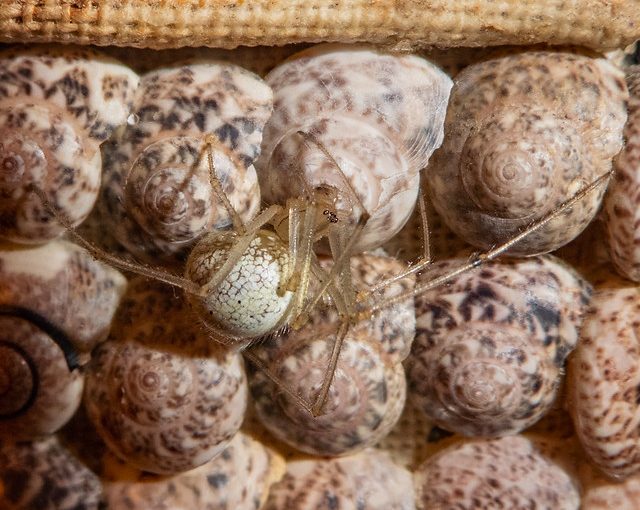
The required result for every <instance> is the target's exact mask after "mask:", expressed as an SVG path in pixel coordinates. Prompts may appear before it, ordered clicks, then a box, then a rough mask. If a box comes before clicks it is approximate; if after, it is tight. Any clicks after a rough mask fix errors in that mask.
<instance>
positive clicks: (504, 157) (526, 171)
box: [427, 51, 628, 256]
mask: <svg viewBox="0 0 640 510" xmlns="http://www.w3.org/2000/svg"><path fill="white" fill-rule="evenodd" d="M627 97H628V93H627V89H626V86H625V83H624V76H623V74H622V72H621V71H620V70H619V69H617V68H616V67H615V66H613V65H612V64H611V63H609V62H608V61H607V60H606V59H604V58H591V57H588V56H584V55H580V54H573V53H569V52H551V51H532V52H522V53H516V54H512V55H507V56H504V57H501V58H494V59H489V60H487V61H485V62H481V63H478V64H474V65H470V66H469V67H467V68H465V69H464V70H463V71H462V72H461V73H460V74H458V75H457V77H456V79H455V84H454V87H453V90H452V93H451V102H450V106H449V109H448V111H447V118H446V121H445V142H444V144H443V146H442V147H441V149H440V150H439V151H438V152H437V153H436V155H435V156H434V158H433V160H432V162H431V164H430V165H429V170H428V172H427V180H428V183H429V187H430V189H431V191H432V199H433V204H434V206H435V208H436V210H437V211H438V213H439V214H440V215H441V216H442V217H443V219H444V221H445V222H446V223H447V224H448V225H449V227H450V228H451V229H452V230H453V231H454V232H456V233H457V234H458V235H459V236H460V237H462V238H463V239H464V240H465V241H467V242H469V243H471V244H473V245H475V246H479V247H481V248H489V247H491V246H493V245H496V244H499V243H500V242H504V241H506V240H507V239H509V238H511V237H513V236H514V235H516V234H517V233H518V232H519V231H520V229H522V228H524V227H526V226H527V225H529V224H530V223H531V222H533V221H535V220H537V219H540V218H543V217H544V216H545V215H547V214H549V213H550V212H552V211H553V210H554V209H556V208H557V207H558V206H559V205H560V204H562V203H563V202H565V201H566V200H568V199H569V198H570V197H572V196H573V195H574V194H575V193H577V192H578V191H579V190H581V189H583V188H585V187H586V186H587V185H588V184H589V183H591V182H593V181H594V180H595V179H596V178H597V177H599V176H601V175H604V174H606V172H607V171H609V170H610V169H611V162H612V158H613V156H615V155H616V154H617V153H618V151H620V149H621V147H622V141H623V140H622V128H623V126H624V122H625V120H626V107H625V100H626V99H627ZM603 194H604V188H602V187H601V188H599V189H598V191H597V192H594V193H591V194H590V195H589V197H587V198H585V199H583V200H580V202H579V203H577V204H575V205H573V206H572V207H571V209H569V210H568V211H567V212H566V213H563V214H561V215H559V216H558V217H556V218H554V219H553V220H552V221H550V222H549V223H548V224H547V225H545V226H544V227H543V228H541V229H540V230H538V231H537V232H535V233H533V234H531V235H529V236H527V238H526V239H524V240H522V241H520V242H519V243H518V244H517V245H515V246H514V247H513V248H511V249H510V250H509V254H511V255H520V256H522V255H534V254H539V253H546V252H549V251H552V250H554V249H556V248H559V247H560V246H562V245H563V244H565V243H567V242H569V241H570V240H571V239H573V238H574V237H576V236H577V235H578V234H579V233H580V232H581V231H582V230H584V228H585V227H586V226H587V225H588V224H589V222H590V221H591V220H592V219H593V217H594V216H595V214H596V212H597V210H598V207H599V205H600V203H601V201H602V197H603Z"/></svg>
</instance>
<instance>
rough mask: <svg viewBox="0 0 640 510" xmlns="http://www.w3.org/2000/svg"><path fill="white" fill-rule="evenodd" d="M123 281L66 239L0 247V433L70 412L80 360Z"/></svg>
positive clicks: (44, 429)
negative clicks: (24, 245)
mask: <svg viewBox="0 0 640 510" xmlns="http://www.w3.org/2000/svg"><path fill="white" fill-rule="evenodd" d="M125 284H126V281H125V279H124V277H123V276H122V275H121V274H120V273H118V272H117V271H115V270H114V269H111V268H109V267H107V266H104V265H103V264H100V263H99V262H96V261H95V260H94V259H92V258H91V257H90V256H89V255H88V254H87V253H86V252H85V251H84V250H82V249H80V248H79V247H77V246H75V245H74V244H71V243H69V242H66V241H52V242H51V243H49V244H46V245H43V246H40V247H35V248H23V249H22V248H21V249H17V248H15V247H8V246H4V247H2V249H0V437H7V438H11V439H12V440H15V439H32V438H35V437H38V436H42V435H47V434H51V433H53V432H55V431H56V430H57V429H59V428H60V427H61V426H62V425H64V423H66V422H67V420H69V418H70V417H71V415H73V413H74V412H75V410H76V409H77V407H78V405H79V404H80V399H81V395H82V387H83V381H84V377H83V375H82V373H81V371H80V370H79V368H80V366H81V365H82V364H83V363H85V362H86V360H87V358H88V356H89V352H90V351H91V349H92V348H93V347H94V346H95V345H96V344H97V343H98V342H100V341H102V340H104V339H105V338H106V336H107V334H108V332H109V328H110V325H111V320H112V318H113V316H114V314H115V311H116V308H117V306H118V302H119V300H120V297H121V295H122V293H123V292H124V287H125Z"/></svg>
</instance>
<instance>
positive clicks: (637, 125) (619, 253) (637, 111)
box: [604, 65, 640, 282]
mask: <svg viewBox="0 0 640 510" xmlns="http://www.w3.org/2000/svg"><path fill="white" fill-rule="evenodd" d="M627 85H628V87H629V93H630V98H629V118H628V120H627V124H626V126H625V130H624V135H625V138H626V145H625V147H624V149H623V150H622V152H621V153H620V154H619V155H618V157H617V158H616V162H615V169H616V173H615V176H614V178H613V181H612V183H611V187H610V190H609V192H608V193H607V195H606V197H605V200H604V213H605V214H604V217H605V224H606V236H607V240H608V243H609V252H610V255H611V261H612V262H613V264H614V266H615V268H616V270H617V271H618V272H619V273H620V274H621V275H622V276H625V277H626V278H629V279H631V280H633V281H636V282H637V281H640V228H639V227H638V226H639V225H640V222H639V221H638V218H639V217H640V212H639V209H638V201H639V200H640V65H638V66H631V67H629V68H628V70H627Z"/></svg>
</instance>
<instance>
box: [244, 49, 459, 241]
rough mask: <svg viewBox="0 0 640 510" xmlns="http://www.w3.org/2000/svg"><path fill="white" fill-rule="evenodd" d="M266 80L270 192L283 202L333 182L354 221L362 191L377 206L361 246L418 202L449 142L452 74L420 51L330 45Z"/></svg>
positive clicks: (392, 228) (394, 228) (370, 209)
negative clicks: (424, 175) (429, 169)
mask: <svg viewBox="0 0 640 510" xmlns="http://www.w3.org/2000/svg"><path fill="white" fill-rule="evenodd" d="M266 81H267V83H268V84H269V85H270V86H271V87H272V88H273V90H274V113H273V116H272V117H271V119H269V122H268V123H267V125H266V127H265V132H264V140H263V143H262V154H261V157H260V158H259V160H258V162H257V163H256V168H257V169H258V178H259V180H260V187H261V190H262V193H263V194H264V197H265V199H266V200H268V201H271V202H276V203H283V204H284V202H285V200H286V198H288V197H296V196H302V195H304V194H306V190H307V189H309V188H312V189H326V188H330V189H332V190H334V191H335V198H334V200H335V204H332V206H331V207H333V206H334V205H335V207H336V208H337V209H338V210H339V211H343V212H344V214H345V215H346V216H347V218H346V221H347V222H351V223H354V222H355V221H357V220H358V219H359V218H360V217H362V215H363V214H364V211H362V208H361V206H360V203H358V200H357V199H356V198H355V197H354V196H353V194H354V193H355V194H356V195H357V197H358V199H359V200H360V202H361V203H362V206H363V207H364V209H365V210H366V212H367V213H368V214H369V215H370V218H369V220H368V223H367V225H366V227H365V229H364V231H363V232H362V237H361V238H360V239H359V240H358V241H357V243H356V249H357V250H361V251H363V250H367V249H371V248H374V247H377V246H380V245H381V244H382V243H384V242H385V241H387V240H388V239H390V238H391V237H392V236H393V235H395V234H396V233H397V232H398V230H400V228H401V227H402V225H404V223H405V222H406V221H407V219H408V218H409V215H410V214H411V211H412V210H413V205H414V204H415V199H416V197H417V193H418V184H419V171H420V170H421V169H422V168H423V167H425V166H426V164H427V162H428V160H429V157H430V156H431V154H432V153H433V151H434V150H435V149H436V148H437V147H438V146H439V145H440V143H442V135H443V132H442V126H443V121H444V115H445V111H446V106H447V99H448V97H449V90H450V88H451V80H450V79H449V77H448V76H447V75H446V74H444V73H443V72H442V71H441V70H440V69H438V68H437V67H436V66H435V65H433V64H431V63H430V62H428V61H426V60H424V59H421V58H419V57H416V56H411V55H403V56H400V55H392V54H385V53H383V52H381V51H379V50H376V49H374V48H371V47H366V46H362V47H349V46H343V45H323V46H318V47H315V48H312V49H310V50H307V51H303V52H301V53H299V54H297V55H294V56H293V57H291V59H289V60H288V61H286V62H284V63H283V64H281V65H280V66H278V67H276V68H275V69H274V70H273V71H271V72H270V73H269V75H268V76H267V77H266ZM298 131H303V132H305V133H310V134H311V135H313V137H314V138H315V140H317V141H318V142H320V143H321V144H322V145H323V146H324V149H326V151H327V152H328V154H329V155H330V157H327V154H325V153H324V152H323V150H322V149H321V148H319V147H318V146H316V145H315V144H314V143H311V142H309V141H308V140H305V139H304V138H303V137H301V136H300V135H299V133H298ZM332 159H333V160H334V161H332Z"/></svg>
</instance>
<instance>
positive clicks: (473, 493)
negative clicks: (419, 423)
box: [414, 436, 580, 510]
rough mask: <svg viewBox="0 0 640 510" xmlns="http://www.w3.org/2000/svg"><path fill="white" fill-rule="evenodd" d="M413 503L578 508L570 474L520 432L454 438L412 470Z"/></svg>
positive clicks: (424, 506) (465, 508)
mask: <svg viewBox="0 0 640 510" xmlns="http://www.w3.org/2000/svg"><path fill="white" fill-rule="evenodd" d="M414 486H415V491H416V507H417V509H418V510H431V509H435V508H456V509H460V510H471V509H475V508H513V509H516V508H517V509H521V508H522V509H524V508H553V509H557V510H577V509H578V508H579V507H580V496H579V493H578V489H577V487H576V485H575V483H574V482H573V480H572V479H571V477H570V476H569V475H568V474H567V473H566V472H565V471H563V470H562V469H561V468H560V467H559V466H558V465H556V464H555V463H554V462H553V461H551V460H550V459H548V458H546V457H545V456H544V455H542V454H541V453H540V451H539V450H538V448H537V447H536V445H535V443H533V442H532V441H530V440H529V439H527V438H524V437H522V436H509V437H503V438H500V439H493V440H474V441H465V442H461V443H457V444H454V445H452V446H449V447H448V448H446V449H444V450H442V451H441V452H439V453H437V454H436V455H434V456H433V457H431V458H429V459H427V461H426V462H424V463H423V464H422V465H421V466H420V467H418V469H417V470H416V471H415V472H414Z"/></svg>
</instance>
